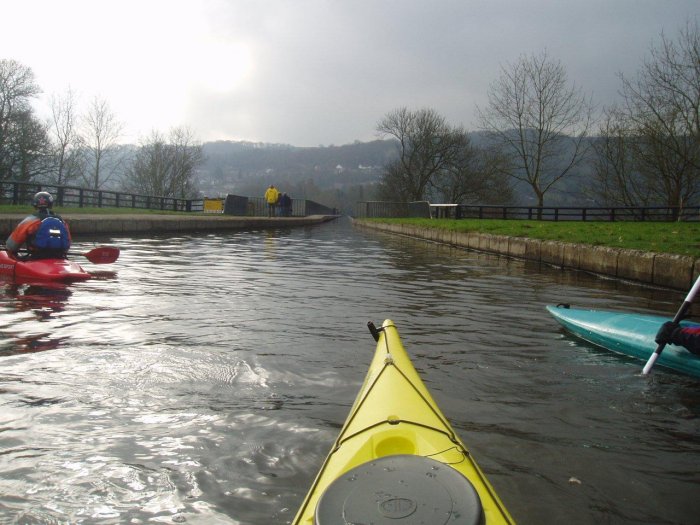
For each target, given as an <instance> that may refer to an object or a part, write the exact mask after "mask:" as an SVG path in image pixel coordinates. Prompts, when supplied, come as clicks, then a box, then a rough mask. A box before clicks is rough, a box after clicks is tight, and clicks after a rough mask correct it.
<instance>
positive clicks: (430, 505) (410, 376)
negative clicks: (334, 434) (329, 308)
mask: <svg viewBox="0 0 700 525" xmlns="http://www.w3.org/2000/svg"><path fill="white" fill-rule="evenodd" d="M369 327H370V331H371V332H372V334H373V335H374V336H375V339H376V340H377V349H376V351H375V354H374V358H373V360H372V363H371V365H370V367H369V371H368V373H367V377H366V378H365V381H364V384H363V385H362V388H361V389H360V392H359V394H358V395H357V398H356V399H355V403H354V404H353V406H352V409H351V410H350V414H349V416H348V418H347V419H346V421H345V424H344V425H343V428H342V430H341V431H340V435H339V436H338V438H337V439H336V441H335V444H334V445H333V448H332V449H331V451H330V453H329V454H328V457H327V458H326V460H325V461H324V463H323V466H322V467H321V470H320V471H319V473H318V475H317V476H316V479H315V481H314V482H313V485H312V486H311V489H310V490H309V492H308V494H307V495H306V498H304V502H303V503H302V505H301V508H300V509H299V511H298V513H297V515H296V517H295V518H294V521H293V522H292V523H293V524H294V525H313V524H315V525H337V524H341V525H344V524H370V523H371V524H373V525H383V524H391V525H408V524H410V525H413V524H416V525H417V524H420V523H424V524H430V525H441V524H449V525H463V524H464V525H466V524H469V525H496V524H512V523H514V521H513V519H512V518H511V517H510V515H509V513H508V511H507V510H506V508H505V506H504V505H503V503H502V502H501V500H500V499H499V497H498V495H497V494H496V492H495V490H494V489H493V487H492V486H491V484H490V483H489V482H488V480H487V479H486V476H484V474H483V472H482V471H481V469H480V468H479V467H478V465H477V464H476V462H475V461H474V459H473V458H472V456H471V454H470V453H469V451H468V450H467V448H466V447H465V446H464V444H463V443H462V442H461V440H460V439H459V437H457V435H456V434H455V432H454V430H453V429H452V427H451V426H450V424H449V422H448V421H447V419H446V418H445V416H444V415H443V414H442V412H441V411H440V409H439V408H438V406H437V405H436V403H435V401H434V400H433V398H432V396H431V395H430V392H429V391H428V389H427V388H426V386H425V385H424V384H423V381H422V380H421V378H420V376H419V375H418V373H417V372H416V369H415V368H414V367H413V364H412V363H411V360H410V358H409V356H408V354H407V353H406V350H405V349H404V347H403V345H402V344H401V339H400V338H399V334H398V331H397V329H396V327H395V326H394V323H393V322H392V321H391V320H388V319H387V320H386V321H384V323H383V324H382V328H380V329H376V328H375V327H374V325H372V324H371V323H369Z"/></svg>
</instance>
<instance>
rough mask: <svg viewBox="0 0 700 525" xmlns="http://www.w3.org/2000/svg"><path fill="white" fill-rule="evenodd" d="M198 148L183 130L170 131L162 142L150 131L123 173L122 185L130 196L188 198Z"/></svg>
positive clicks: (198, 159)
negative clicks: (136, 194)
mask: <svg viewBox="0 0 700 525" xmlns="http://www.w3.org/2000/svg"><path fill="white" fill-rule="evenodd" d="M202 160H203V155H202V147H201V145H199V144H198V143H197V142H196V141H195V140H194V138H193V135H192V132H191V131H190V130H189V129H187V128H174V129H172V130H171V131H170V134H169V137H168V138H167V139H166V138H165V137H164V136H163V135H161V134H160V133H158V132H156V131H154V132H153V133H151V135H150V136H149V137H148V138H147V139H146V140H144V141H142V143H141V146H140V148H139V150H138V151H137V153H136V155H135V157H134V159H133V161H132V162H131V165H130V166H129V168H128V169H127V171H126V179H125V181H124V185H125V186H126V188H127V189H128V190H129V191H132V192H134V193H144V194H148V195H158V196H162V197H178V198H188V197H192V196H193V195H194V193H196V190H195V187H194V180H193V177H194V173H195V169H196V168H197V166H198V165H199V164H200V163H201V162H202Z"/></svg>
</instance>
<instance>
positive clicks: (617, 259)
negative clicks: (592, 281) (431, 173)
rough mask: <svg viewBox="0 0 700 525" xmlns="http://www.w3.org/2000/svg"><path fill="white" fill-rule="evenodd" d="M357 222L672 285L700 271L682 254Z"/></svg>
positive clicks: (684, 283) (686, 284)
mask: <svg viewBox="0 0 700 525" xmlns="http://www.w3.org/2000/svg"><path fill="white" fill-rule="evenodd" d="M353 224H354V225H355V226H358V227H361V228H369V229H373V230H381V231H384V232H389V233H395V234H399V235H407V236H410V237H417V238H420V239H426V240H430V241H434V242H439V243H444V244H449V245H452V246H457V247H459V248H467V249H470V250H477V251H481V252H487V253H494V254H498V255H505V256H508V257H515V258H518V259H526V260H530V261H538V262H540V263H544V264H550V265H552V266H557V267H560V268H570V269H574V270H583V271H586V272H591V273H596V274H600V275H606V276H611V277H617V278H619V279H626V280H630V281H638V282H642V283H647V284H653V285H656V286H661V287H664V288H672V289H676V290H686V291H687V290H689V289H690V288H691V287H692V285H693V282H694V281H695V279H696V278H697V277H698V274H699V273H700V259H695V258H694V257H689V256H684V255H672V254H664V253H652V252H644V251H639V250H624V249H617V248H608V247H604V246H589V245H585V244H574V243H567V242H558V241H543V240H539V239H528V238H524V237H508V236H504V235H492V234H486V233H478V232H455V231H450V230H443V229H438V228H425V227H417V226H413V225H409V224H387V223H380V222H373V221H364V220H362V219H353Z"/></svg>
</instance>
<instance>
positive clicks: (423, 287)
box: [0, 220, 700, 525]
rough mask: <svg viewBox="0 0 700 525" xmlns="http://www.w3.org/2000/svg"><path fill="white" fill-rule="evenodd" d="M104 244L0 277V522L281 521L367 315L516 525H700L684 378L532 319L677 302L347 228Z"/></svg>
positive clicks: (695, 394)
mask: <svg viewBox="0 0 700 525" xmlns="http://www.w3.org/2000/svg"><path fill="white" fill-rule="evenodd" d="M102 241H107V242H110V243H113V244H115V245H117V246H120V247H121V248H122V255H121V257H120V259H119V260H118V262H117V263H116V264H114V265H110V266H108V267H106V266H94V265H91V264H90V263H87V262H86V264H85V266H86V267H87V268H89V269H91V270H101V271H102V272H103V273H102V274H101V275H100V277H99V278H97V279H93V280H90V281H88V282H84V283H77V284H74V285H71V286H68V287H58V288H45V287H29V286H15V285H12V284H11V283H7V282H1V281H0V291H1V292H2V293H0V319H1V321H2V323H1V326H2V328H1V329H0V523H21V524H25V523H26V524H33V523H110V524H111V523H147V522H149V523H151V522H154V523H190V524H194V523H197V524H200V523H201V524H205V523H206V524H212V523H214V524H244V525H248V524H255V525H263V524H265V525H268V524H285V523H289V522H290V521H291V519H292V518H293V517H294V514H295V511H296V509H297V507H298V505H299V503H300V502H301V499H302V498H303V496H304V494H305V492H306V489H307V487H308V486H309V484H310V483H311V481H312V479H313V477H314V475H315V473H316V471H317V469H318V467H319V466H320V464H321V462H322V461H323V458H324V457H325V455H326V453H327V452H328V450H329V447H330V446H331V444H332V442H333V440H334V438H335V437H336V435H337V432H338V430H339V428H340V426H341V425H342V423H343V421H344V419H345V417H346V415H347V411H348V410H349V407H350V404H351V403H352V401H353V399H354V396H355V395H356V393H357V391H358V389H359V387H360V385H361V383H362V380H363V379H364V376H365V373H366V370H367V366H368V365H369V361H370V359H371V356H372V352H373V350H374V341H373V340H372V338H371V336H370V334H369V333H368V332H367V329H366V323H367V321H369V320H372V321H374V322H375V323H377V324H380V323H381V322H382V321H383V320H384V319H386V318H390V319H392V320H393V321H394V322H395V323H396V325H397V326H398V328H399V332H400V334H401V336H402V338H403V341H404V344H405V346H406V348H407V350H408V351H409V353H410V354H411V355H412V356H413V359H414V363H415V365H416V367H417V368H418V369H419V371H420V372H421V374H422V376H423V378H424V379H425V381H426V384H427V385H428V387H429V388H430V389H431V391H432V392H433V394H434V397H435V398H436V400H437V401H438V403H439V404H440V406H441V408H442V409H443V411H444V412H445V413H446V415H447V416H448V418H450V419H451V421H452V423H453V426H454V427H455V429H456V430H457V432H458V433H459V434H460V436H461V437H462V439H463V440H464V441H465V443H467V445H468V446H469V447H470V448H471V450H472V452H473V454H474V455H475V457H476V459H477V461H478V462H479V463H480V465H481V466H482V468H483V469H484V470H485V471H486V473H487V475H488V476H489V478H490V480H491V482H492V483H493V484H494V486H495V487H496V489H497V491H498V492H499V494H500V496H501V498H502V499H503V501H504V502H505V504H506V505H507V506H508V507H509V509H510V511H511V513H512V514H513V516H514V518H515V519H516V520H517V521H518V522H519V523H523V524H544V523H557V524H559V523H562V524H563V523H566V524H569V523H572V524H573V523H576V524H600V523H609V524H618V523H623V524H625V523H629V524H632V523H634V524H637V523H649V524H697V523H700V498H699V497H698V496H699V494H700V491H699V487H700V473H699V472H700V399H699V390H698V386H700V385H699V383H698V381H697V380H695V379H692V378H689V377H685V376H682V375H677V374H674V373H670V372H664V371H663V370H661V369H656V370H655V371H654V372H653V373H652V375H651V376H647V377H642V376H640V371H641V366H642V364H641V363H638V362H636V361H632V360H630V359H626V358H622V357H618V356H616V355H613V354H611V353H608V352H605V351H602V350H598V349H596V348H594V347H592V346H590V345H587V344H585V343H582V342H579V341H576V340H574V339H572V338H571V337H569V336H567V335H566V334H565V333H564V332H563V331H562V330H561V329H560V328H559V326H558V325H557V324H556V322H555V321H554V320H553V319H552V318H550V317H549V316H548V314H547V312H546V311H545V309H544V307H545V305H547V304H550V303H559V302H569V303H572V305H575V306H578V307H584V308H588V307H597V308H605V309H618V310H636V311H642V312H656V313H658V312H668V313H671V314H672V313H673V312H675V310H676V309H677V307H678V305H679V304H680V302H681V301H682V299H683V297H684V294H683V293H676V292H670V291H663V290H658V289H653V288H649V287H644V286H640V285H634V284H629V283H621V282H618V281H615V280H609V279H602V278H599V277H595V276H591V275H587V274H584V273H575V272H568V271H561V270H557V269H552V268H549V267H540V266H539V265H535V264H530V263H525V262H521V261H515V260H509V259H505V258H499V257H495V256H489V255H484V254H478V253H472V252H467V251H462V250H457V249H453V248H450V247H446V246H440V245H436V244H432V243H427V242H423V241H419V240H412V239H407V238H403V237H398V236H389V235H386V234H381V233H374V232H366V231H362V230H358V229H354V228H353V227H352V226H351V225H350V224H349V221H347V220H340V221H337V222H333V223H329V224H325V225H321V226H316V227H310V228H299V229H291V230H280V231H247V232H231V233H227V234H221V233H217V234H212V235H207V234H200V235H191V236H189V235H188V236H178V237H166V236H161V237H155V238H144V237H129V236H122V237H115V238H111V239H106V240H105V239H103V240H102ZM91 245H92V244H91V243H82V244H79V245H78V246H77V249H78V250H81V249H88V248H89V247H90V246H91ZM109 271H114V273H109Z"/></svg>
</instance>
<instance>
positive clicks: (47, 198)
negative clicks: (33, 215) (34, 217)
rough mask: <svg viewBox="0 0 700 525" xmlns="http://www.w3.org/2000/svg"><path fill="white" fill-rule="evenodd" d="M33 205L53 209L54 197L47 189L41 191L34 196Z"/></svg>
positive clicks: (38, 207)
mask: <svg viewBox="0 0 700 525" xmlns="http://www.w3.org/2000/svg"><path fill="white" fill-rule="evenodd" d="M32 206H34V207H35V208H37V209H40V208H49V209H51V208H52V207H53V197H52V196H51V194H50V193H49V192H47V191H40V192H39V193H37V194H36V195H34V198H33V199H32Z"/></svg>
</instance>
